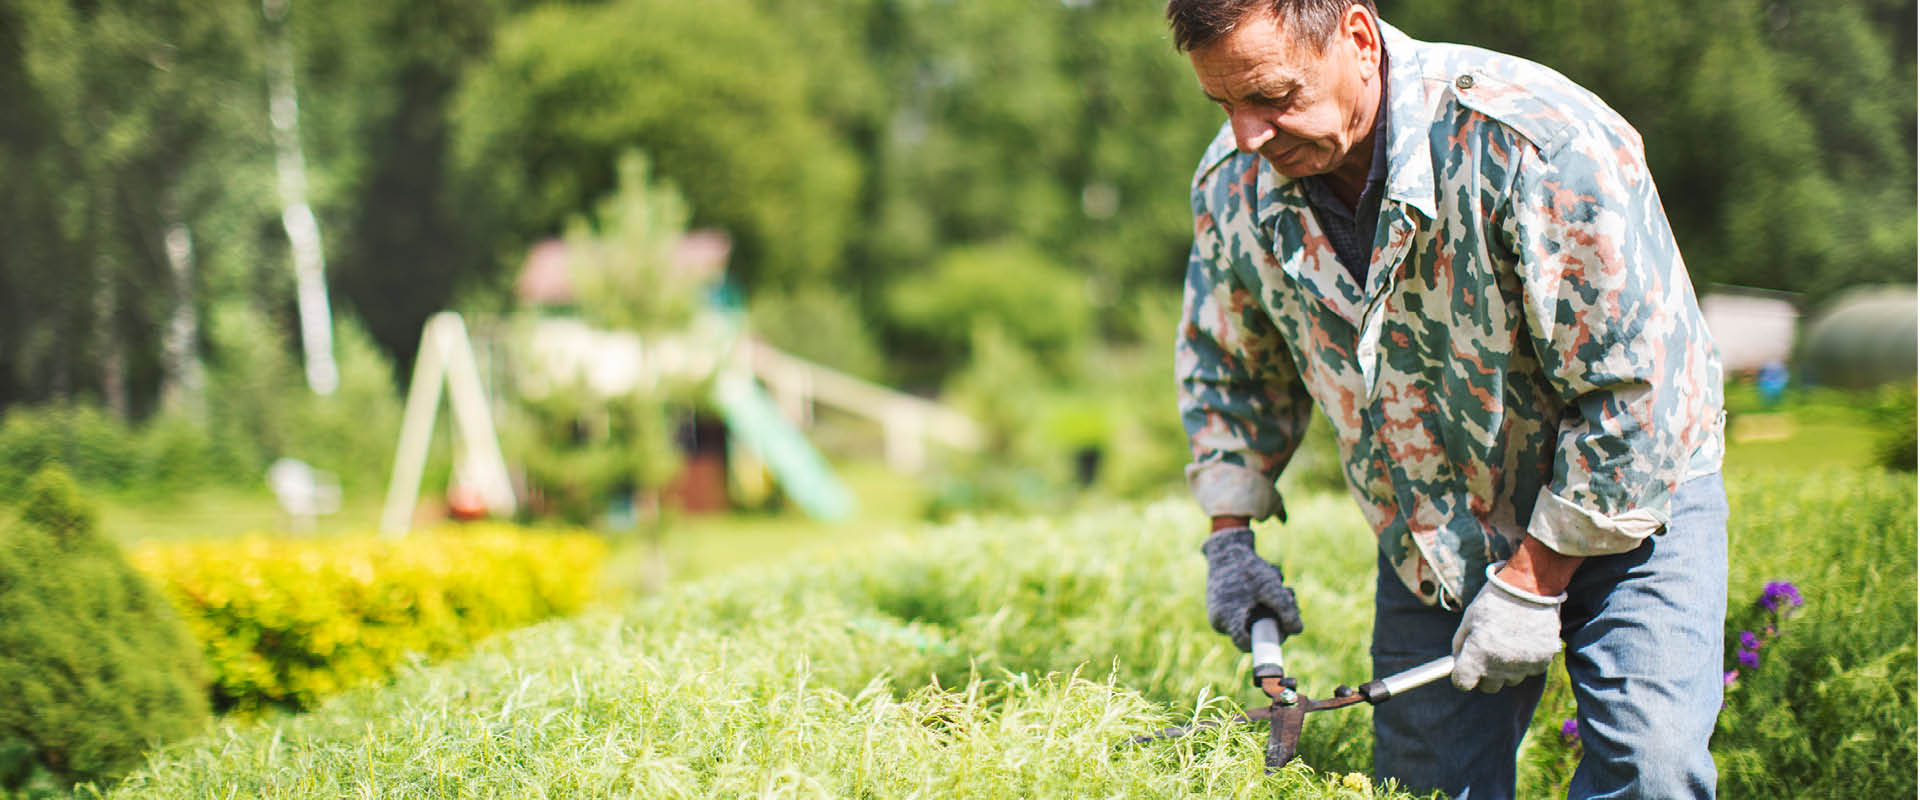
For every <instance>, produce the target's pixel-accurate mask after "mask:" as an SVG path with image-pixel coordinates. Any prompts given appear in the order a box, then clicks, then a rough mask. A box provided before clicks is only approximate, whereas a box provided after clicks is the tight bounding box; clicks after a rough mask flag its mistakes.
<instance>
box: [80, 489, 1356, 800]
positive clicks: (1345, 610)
mask: <svg viewBox="0 0 1920 800" xmlns="http://www.w3.org/2000/svg"><path fill="white" fill-rule="evenodd" d="M1349 505H1350V504H1347V503H1345V502H1343V501H1341V500H1339V499H1336V498H1325V499H1321V500H1317V501H1309V502H1308V503H1307V504H1306V505H1305V507H1303V508H1302V510H1301V513H1302V518H1303V520H1304V522H1303V523H1302V524H1300V525H1298V526H1295V527H1296V529H1297V532H1296V533H1295V534H1294V535H1296V536H1299V537H1304V538H1303V540H1302V541H1301V542H1300V543H1299V546H1301V547H1307V546H1313V545H1314V544H1316V543H1318V544H1323V545H1324V544H1331V543H1333V542H1334V541H1336V540H1341V539H1351V538H1352V537H1353V536H1354V535H1356V534H1359V535H1362V536H1364V529H1362V528H1357V527H1356V526H1357V525H1358V517H1357V514H1356V513H1354V512H1352V511H1351V509H1350V508H1349ZM1197 523H1198V517H1197V512H1194V511H1192V510H1190V509H1189V508H1187V504H1185V503H1179V502H1175V503H1163V504H1159V505H1155V506H1152V507H1150V508H1148V509H1146V510H1144V511H1141V510H1137V509H1111V510H1108V511H1105V512H1098V513H1090V514H1085V515H1081V516H1077V517H1074V518H1072V519H1069V520H1066V521H1049V520H1030V521H1023V522H1010V521H998V520H996V521H987V520H975V521H968V522H963V523H960V524H957V525H953V526H949V527H945V528H941V529H937V530H934V531H926V532H922V533H920V534H917V535H908V536H896V537H888V538H887V539H886V540H885V541H884V543H881V544H877V545H875V546H874V547H873V548H871V551H872V552H869V553H866V554H850V553H837V554H836V553H828V554H825V555H821V556H818V557H815V558H811V559H808V560H795V561H790V562H787V563H785V564H770V565H764V566H760V567H752V568H748V569H746V570H743V571H741V572H738V573H736V574H733V575H729V576H723V577H720V578H715V579H711V580H707V581H701V582H698V583H695V584H692V585H689V586H685V587H681V588H680V589H677V590H674V591H672V592H670V593H669V594H667V595H664V596H661V597H656V598H651V599H648V600H646V601H643V602H640V603H638V604H635V605H632V606H630V607H628V608H626V609H625V610H624V611H622V612H620V613H611V612H610V613H604V614H599V615H593V616H589V617H585V618H581V619H577V620H571V621H567V622H561V623H555V624H549V625H542V626H539V627H536V628H534V629H530V630H527V631H522V632H519V633H517V634H513V635H510V636H509V637H506V638H504V639H502V640H499V641H498V642H497V643H496V644H495V645H493V646H491V647H487V648H484V649H483V651H482V653H481V654H479V655H477V656H475V657H472V658H469V659H466V660H463V661H461V662H458V663H455V664H451V665H447V666H443V667H435V668H423V669H417V670H413V671H410V672H409V673H407V674H406V675H404V676H403V677H402V678H401V679H400V680H399V681H398V682H397V683H396V685H394V686H393V687H391V688H389V689H386V690H384V691H364V692H355V693H350V694H348V695H345V696H343V697H342V698H340V699H338V700H336V701H335V702H333V703H330V704H328V705H326V706H324V707H323V708H322V709H320V710H319V711H317V712H315V713H313V714H310V715H307V716H304V717H300V718H294V719H289V720H281V721H276V722H274V723H271V724H269V725H262V726H254V727H245V726H228V727H225V728H223V729H222V730H220V731H219V732H217V733H215V734H213V735H212V736H210V737H209V738H207V739H204V740H201V741H199V742H194V743H189V744H186V745H181V746H177V747H174V748H170V749H168V750H166V751H163V752H162V753H161V754H160V755H159V756H157V758H156V760H155V761H154V762H153V763H151V764H150V765H149V767H148V769H147V770H146V771H145V772H143V773H142V774H141V775H140V776H138V777H136V778H134V779H132V780H131V781H129V782H128V783H127V784H125V785H124V786H122V787H121V788H120V790H119V791H118V792H116V794H117V795H120V796H168V797H171V796H233V795H270V796H275V797H320V796H325V797H335V796H378V797H416V796H430V795H431V796H439V795H468V794H471V795H480V796H488V795H501V796H527V797H540V796H557V795H571V796H634V797H735V796H740V795H744V794H752V795H763V796H875V797H916V796H925V797H934V796H938V797H948V796H953V797H1015V796H1017V797H1027V796H1127V797H1133V796H1148V797H1155V796H1161V797H1164V796H1210V797H1211V796H1269V797H1270V796H1275V795H1284V796H1294V797H1374V796H1382V797H1384V796H1393V795H1391V794H1390V793H1387V792H1384V791H1376V790H1375V789H1373V788H1372V787H1371V786H1370V785H1369V784H1368V783H1367V782H1366V781H1365V780H1364V779H1355V778H1347V777H1344V776H1341V775H1339V774H1338V773H1339V772H1341V771H1344V770H1343V769H1342V768H1341V765H1346V766H1347V767H1352V766H1355V765H1357V764H1359V763H1361V762H1362V760H1363V758H1364V753H1365V749H1364V742H1363V740H1361V739H1360V738H1359V737H1358V734H1361V733H1364V716H1363V715H1361V714H1355V715H1350V716H1346V717H1344V718H1338V719H1326V720H1314V722H1313V723H1312V724H1310V725H1309V728H1308V732H1307V738H1306V739H1305V740H1304V741H1303V747H1302V750H1303V754H1304V755H1305V757H1306V759H1307V761H1308V762H1309V763H1314V764H1316V765H1318V766H1320V767H1321V769H1323V770H1327V772H1321V773H1316V772H1314V771H1312V770H1309V769H1307V768H1305V767H1304V766H1296V767H1294V768H1292V769H1291V770H1289V771H1287V772H1284V773H1282V774H1280V775H1276V776H1271V777H1269V776H1265V775H1263V774H1262V770H1261V758H1260V753H1261V747H1262V740H1263V734H1262V732H1261V731H1259V730H1256V729H1254V728H1251V727H1244V728H1237V729H1225V730H1220V731H1215V732H1211V733H1209V734H1206V735H1202V736H1199V737H1196V738H1194V739H1191V740H1188V741H1183V742H1177V743H1171V744H1167V745H1161V746H1154V747H1119V746H1116V745H1117V744H1118V743H1120V742H1121V741H1123V740H1124V739H1126V738H1127V737H1129V736H1132V735H1135V734H1139V733H1143V732H1149V731H1152V730H1155V729H1157V728H1159V727H1162V726H1164V725H1167V724H1171V723H1174V722H1178V721H1182V720H1185V719H1188V718H1190V717H1192V716H1193V714H1194V713H1195V712H1196V710H1198V711H1200V712H1201V713H1205V714H1218V713H1222V712H1224V711H1225V710H1226V709H1227V708H1228V707H1229V706H1234V705H1238V704H1241V703H1244V702H1249V701H1251V700H1252V699H1253V697H1252V695H1253V690H1252V689H1250V688H1248V687H1246V685H1245V683H1244V680H1245V679H1244V675H1243V674H1242V672H1243V669H1244V668H1243V667H1242V665H1241V664H1240V661H1241V659H1238V658H1235V657H1233V654H1231V653H1230V648H1223V647H1221V646H1220V642H1219V641H1218V637H1217V636H1215V635H1213V634H1212V633H1211V632H1210V631H1207V630H1205V621H1204V618H1203V616H1204V615H1203V614H1202V613H1201V611H1200V609H1199V608H1198V607H1197V606H1196V605H1195V604H1194V600H1195V597H1194V596H1193V595H1192V592H1191V591H1186V590H1190V589H1192V588H1193V587H1196V586H1198V585H1199V583H1198V582H1199V579H1200V570H1201V568H1202V565H1201V562H1200V559H1199V558H1198V557H1197V556H1195V555H1194V553H1192V552H1191V551H1192V547H1191V545H1192V544H1193V542H1192V541H1191V539H1192V536H1191V531H1192V530H1194V529H1195V527H1196V525H1197ZM1278 538H1279V537H1269V539H1270V540H1278ZM1348 544H1354V542H1348ZM1343 549H1344V550H1346V551H1347V553H1348V557H1346V558H1345V559H1328V560H1326V561H1324V562H1322V566H1321V568H1320V569H1315V570H1307V571H1306V572H1305V573H1304V574H1303V575H1302V576H1301V578H1300V579H1299V584H1298V585H1299V591H1300V592H1301V594H1302V597H1303V601H1304V602H1307V603H1309V604H1318V605H1317V606H1311V607H1317V608H1321V609H1323V610H1324V612H1325V616H1324V619H1326V620H1327V622H1326V624H1324V625H1323V626H1322V627H1321V628H1320V629H1319V630H1317V631H1312V630H1310V631H1309V633H1308V634H1306V635H1305V636H1304V637H1303V638H1302V639H1301V640H1300V643H1299V644H1297V645H1296V647H1295V652H1296V653H1297V654H1298V655H1297V656H1296V657H1295V658H1294V660H1293V661H1294V663H1295V664H1296V665H1297V668H1298V669H1299V670H1300V671H1301V674H1303V675H1306V676H1323V677H1320V678H1319V680H1318V683H1324V684H1326V685H1318V684H1317V683H1314V682H1313V681H1312V680H1310V681H1309V684H1310V685H1309V686H1308V687H1307V688H1309V689H1310V690H1312V691H1314V692H1316V693H1325V692H1326V691H1327V690H1328V689H1329V688H1331V684H1332V683H1334V682H1336V681H1348V682H1351V681H1353V680H1355V679H1357V678H1360V677H1363V672H1362V671H1361V669H1360V668H1361V666H1362V665H1363V664H1364V658H1365V650H1366V642H1365V635H1364V631H1365V630H1366V628H1365V624H1364V623H1365V618H1366V610H1365V608H1364V605H1363V604H1356V603H1355V602H1353V601H1352V600H1351V598H1352V597H1353V596H1354V595H1355V591H1354V588H1355V585H1356V584H1357V583H1358V582H1364V581H1370V580H1371V578H1370V576H1369V574H1368V571H1367V570H1365V569H1361V567H1365V566H1367V565H1369V564H1370V563H1371V559H1370V558H1368V556H1367V552H1366V548H1365V547H1346V548H1343ZM1345 562H1351V563H1345ZM1342 615H1352V616H1353V617H1354V619H1353V620H1351V621H1352V622H1354V623H1357V624H1358V627H1357V628H1351V627H1350V626H1347V625H1340V624H1338V623H1336V622H1335V620H1336V619H1339V618H1340V617H1341V616H1342ZM1355 630H1357V631H1360V633H1358V634H1355V633H1354V631H1355ZM1317 716H1318V717H1323V718H1335V717H1339V715H1338V714H1323V715H1317Z"/></svg>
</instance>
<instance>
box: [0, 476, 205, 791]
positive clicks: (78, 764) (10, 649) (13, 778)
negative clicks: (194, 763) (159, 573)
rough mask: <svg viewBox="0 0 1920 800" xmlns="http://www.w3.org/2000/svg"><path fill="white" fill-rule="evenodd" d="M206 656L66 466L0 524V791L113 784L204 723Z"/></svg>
mask: <svg viewBox="0 0 1920 800" xmlns="http://www.w3.org/2000/svg"><path fill="white" fill-rule="evenodd" d="M204 674H205V666H204V665H203V664H202V663H201V661H200V652H199V649H198V648H197V647H195V645H194V642H193V640H192V639H191V638H190V637H189V636H188V635H187V631H186V629H185V627H184V626H182V625H181V624H180V621H179V619H178V617H177V616H176V615H175V613H174V610H173V609H172V608H171V607H170V606H169V605H168V604H167V602H166V600H165V599H164V598H163V597H162V596H161V595H160V593H158V592H156V591H154V590H153V589H152V587H150V586H149V585H148V584H147V582H146V581H145V580H144V579H143V578H142V577H141V575H140V573H139V572H138V571H136V570H135V569H134V568H133V567H132V565H130V564H129V563H127V560H126V558H125V557H124V556H122V555H121V553H120V551H119V549H118V548H117V547H116V546H115V545H114V544H113V543H112V542H111V541H109V540H108V539H106V538H105V537H103V536H101V535H99V533H98V531H97V530H96V529H95V526H94V515H93V511H92V509H91V508H89V507H88V506H87V505H86V503H85V502H84V501H83V500H82V499H81V497H80V495H79V492H78V490H77V489H76V488H75V486H74V482H73V479H72V478H71V477H69V476H68V475H67V473H66V472H65V470H64V469H62V468H60V467H58V466H49V467H45V468H43V469H41V471H40V472H39V473H38V474H37V475H35V476H34V477H33V479H32V480H31V481H30V482H29V483H28V486H27V489H26V498H25V502H23V503H22V506H21V513H20V519H19V520H17V521H15V522H13V523H11V524H8V525H6V526H5V527H0V697H4V698H6V701H5V702H3V703H0V789H4V790H6V791H22V790H25V791H27V792H29V793H38V792H39V791H41V790H60V789H64V788H65V787H67V786H70V785H72V784H73V783H75V782H80V781H108V780H112V779H114V778H116V777H118V776H119V775H121V774H122V773H124V772H126V771H127V770H129V769H131V768H133V767H135V766H137V765H138V764H139V761H140V759H141V757H142V756H143V754H144V753H145V752H146V750H147V749H148V748H149V747H150V746H152V745H153V744H155V743H157V742H160V741H164V740H169V739H176V738H179V737H182V736H185V735H187V734H191V733H194V732H197V731H198V730H200V729H201V728H202V727H203V726H204V724H205V723H206V721H207V719H208V715H207V701H206V692H205V689H204V688H203V687H204V685H205V683H204V677H203V676H204Z"/></svg>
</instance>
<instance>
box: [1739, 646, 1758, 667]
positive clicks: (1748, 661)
mask: <svg viewBox="0 0 1920 800" xmlns="http://www.w3.org/2000/svg"><path fill="white" fill-rule="evenodd" d="M1740 666H1743V667H1746V668H1747V669H1759V668H1760V654H1759V653H1758V652H1756V651H1753V650H1742V651H1740Z"/></svg>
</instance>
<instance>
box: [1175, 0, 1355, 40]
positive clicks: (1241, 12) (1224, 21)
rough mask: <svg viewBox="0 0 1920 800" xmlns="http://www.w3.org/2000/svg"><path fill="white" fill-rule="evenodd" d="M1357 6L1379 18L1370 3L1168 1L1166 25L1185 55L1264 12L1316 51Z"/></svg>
mask: <svg viewBox="0 0 1920 800" xmlns="http://www.w3.org/2000/svg"><path fill="white" fill-rule="evenodd" d="M1356 5H1357V6H1361V7H1363V8H1365V9H1366V10H1367V13H1370V14H1373V15H1374V16H1376V17H1377V16H1379V12H1378V11H1376V10H1375V9H1374V6H1373V0H1168V2H1167V24H1168V25H1169V26H1171V27H1172V28H1173V46H1174V47H1176V48H1179V50H1180V52H1182V53H1185V52H1190V51H1192V50H1194V49H1196V48H1201V47H1206V46H1207V45H1209V44H1212V43H1213V42H1214V40H1216V39H1219V38H1220V37H1222V36H1225V35H1227V34H1228V33H1230V32H1232V31H1233V29H1234V28H1235V27H1238V26H1239V24H1240V23H1241V22H1244V21H1246V19H1247V17H1250V16H1252V15H1253V14H1254V12H1256V11H1261V10H1266V11H1271V12H1272V13H1273V15H1274V16H1275V17H1277V18H1278V19H1280V20H1282V21H1284V22H1286V23H1287V27H1289V28H1291V29H1292V34H1293V36H1294V37H1295V38H1296V39H1297V40H1298V41H1302V42H1306V43H1308V44H1311V45H1313V47H1314V49H1316V50H1318V49H1320V48H1322V47H1325V46H1326V44H1327V40H1328V39H1330V38H1332V36H1333V32H1334V30H1335V29H1337V28H1338V27H1339V26H1340V18H1341V17H1342V16H1345V15H1346V13H1347V9H1348V8H1350V7H1352V6H1356Z"/></svg>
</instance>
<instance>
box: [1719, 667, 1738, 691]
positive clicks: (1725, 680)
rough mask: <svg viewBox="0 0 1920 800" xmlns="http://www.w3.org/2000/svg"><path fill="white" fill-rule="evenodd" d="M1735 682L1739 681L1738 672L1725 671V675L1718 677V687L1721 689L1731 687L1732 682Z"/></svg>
mask: <svg viewBox="0 0 1920 800" xmlns="http://www.w3.org/2000/svg"><path fill="white" fill-rule="evenodd" d="M1737 680H1740V670H1737V669H1730V670H1727V674H1725V675H1722V676H1720V685H1721V686H1722V687H1727V686H1732V685H1733V682H1734V681H1737Z"/></svg>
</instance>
